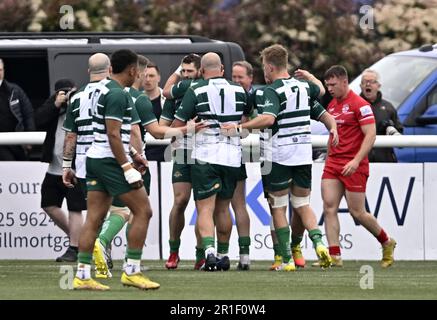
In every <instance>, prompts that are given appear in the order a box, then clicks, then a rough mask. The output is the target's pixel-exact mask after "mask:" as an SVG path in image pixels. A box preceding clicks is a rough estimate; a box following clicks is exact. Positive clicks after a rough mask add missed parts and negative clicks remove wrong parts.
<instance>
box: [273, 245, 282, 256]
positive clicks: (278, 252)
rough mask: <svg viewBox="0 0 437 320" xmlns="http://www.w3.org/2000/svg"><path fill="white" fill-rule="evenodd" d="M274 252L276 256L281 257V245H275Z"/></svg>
mask: <svg viewBox="0 0 437 320" xmlns="http://www.w3.org/2000/svg"><path fill="white" fill-rule="evenodd" d="M273 251H274V252H275V256H280V255H281V250H280V249H279V243H274V244H273Z"/></svg>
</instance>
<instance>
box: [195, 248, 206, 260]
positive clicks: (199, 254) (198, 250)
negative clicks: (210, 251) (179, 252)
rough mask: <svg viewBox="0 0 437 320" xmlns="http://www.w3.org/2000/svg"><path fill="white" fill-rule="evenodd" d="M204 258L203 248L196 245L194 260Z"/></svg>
mask: <svg viewBox="0 0 437 320" xmlns="http://www.w3.org/2000/svg"><path fill="white" fill-rule="evenodd" d="M202 259H205V249H203V248H199V247H196V262H199V261H200V260H202Z"/></svg>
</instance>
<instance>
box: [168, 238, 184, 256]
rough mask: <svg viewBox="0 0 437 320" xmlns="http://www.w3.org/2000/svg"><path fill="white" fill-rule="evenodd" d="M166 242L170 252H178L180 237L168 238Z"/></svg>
mask: <svg viewBox="0 0 437 320" xmlns="http://www.w3.org/2000/svg"><path fill="white" fill-rule="evenodd" d="M168 244H169V245H170V253H175V252H179V247H180V246H181V239H177V240H168Z"/></svg>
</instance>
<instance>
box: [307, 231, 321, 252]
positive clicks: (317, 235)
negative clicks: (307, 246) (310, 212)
mask: <svg viewBox="0 0 437 320" xmlns="http://www.w3.org/2000/svg"><path fill="white" fill-rule="evenodd" d="M308 234H309V236H310V239H311V241H312V242H313V245H314V247H315V248H316V247H317V246H318V245H319V244H321V245H323V240H322V232H321V231H320V230H319V229H314V230H310V231H309V232H308Z"/></svg>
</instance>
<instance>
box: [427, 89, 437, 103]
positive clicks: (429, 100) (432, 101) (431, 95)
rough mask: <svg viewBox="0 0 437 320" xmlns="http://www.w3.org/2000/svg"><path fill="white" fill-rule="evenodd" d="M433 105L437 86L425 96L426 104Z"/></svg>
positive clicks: (436, 95) (435, 100)
mask: <svg viewBox="0 0 437 320" xmlns="http://www.w3.org/2000/svg"><path fill="white" fill-rule="evenodd" d="M433 105H437V87H435V88H434V89H433V90H432V91H431V92H430V94H429V95H428V98H427V106H428V107H430V106H433Z"/></svg>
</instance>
